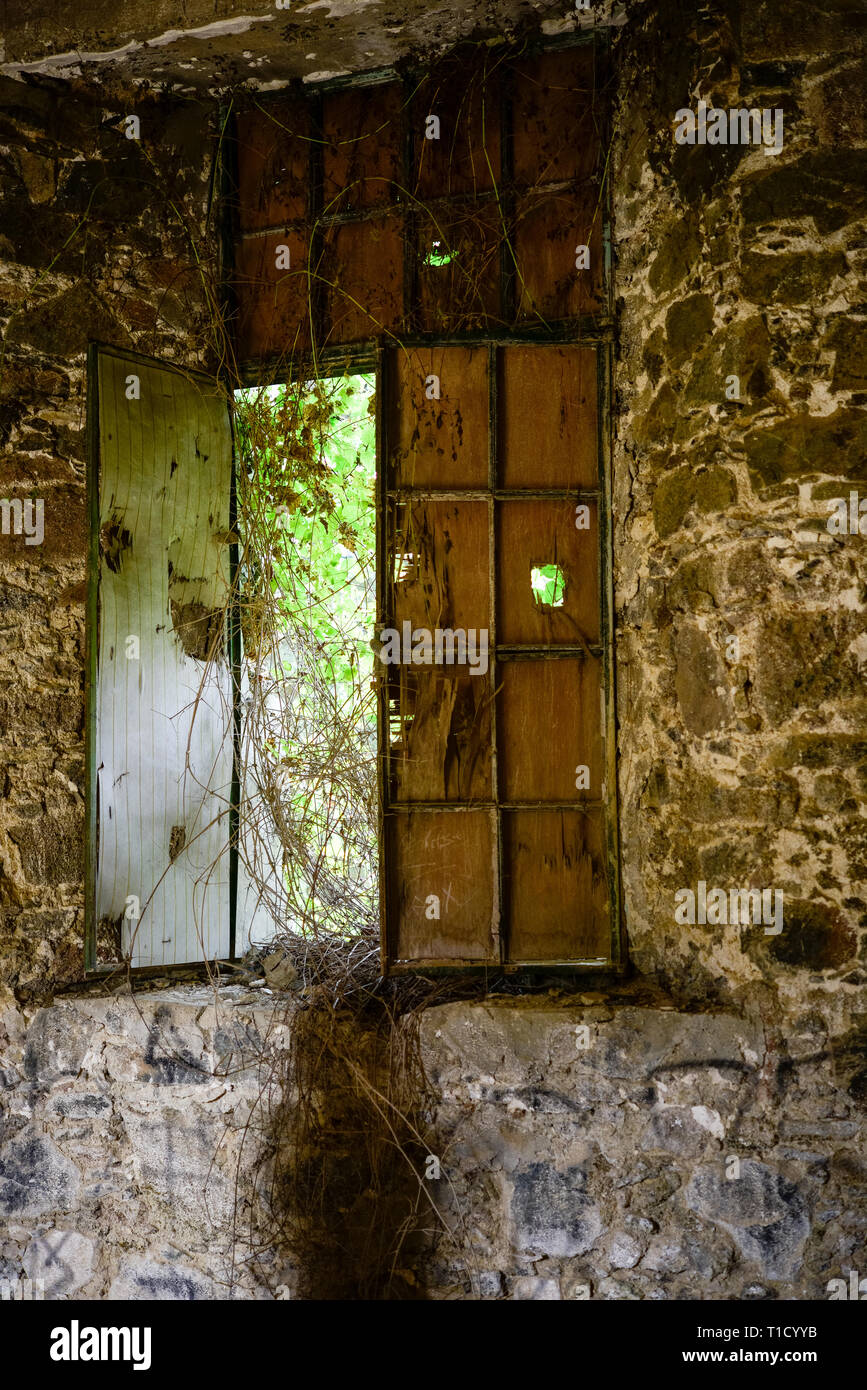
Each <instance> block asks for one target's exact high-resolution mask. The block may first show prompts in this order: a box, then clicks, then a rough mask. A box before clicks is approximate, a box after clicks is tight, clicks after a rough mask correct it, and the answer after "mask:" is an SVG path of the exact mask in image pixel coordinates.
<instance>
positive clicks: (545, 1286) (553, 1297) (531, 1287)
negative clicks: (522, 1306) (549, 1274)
mask: <svg viewBox="0 0 867 1390" xmlns="http://www.w3.org/2000/svg"><path fill="white" fill-rule="evenodd" d="M512 1298H513V1299H519V1300H525V1299H532V1300H540V1299H541V1300H544V1301H546V1302H549V1303H550V1302H555V1301H556V1302H559V1301H560V1285H559V1283H558V1282H557V1280H556V1279H540V1278H537V1277H536V1276H535V1275H532V1274H522V1275H520V1276H519V1278H517V1279H515V1280H514V1281H513V1283H512Z"/></svg>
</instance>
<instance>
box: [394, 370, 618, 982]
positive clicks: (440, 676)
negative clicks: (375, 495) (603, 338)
mask: <svg viewBox="0 0 867 1390" xmlns="http://www.w3.org/2000/svg"><path fill="white" fill-rule="evenodd" d="M385 371H386V400H385V449H386V457H387V473H386V488H385V498H384V510H385V515H386V526H385V539H386V563H385V566H384V568H383V574H384V578H385V587H384V593H383V595H382V613H383V627H384V628H385V629H386V630H388V631H394V632H398V633H400V632H401V631H402V629H403V625H404V623H408V624H409V625H410V628H411V631H413V632H416V631H422V630H424V629H427V630H429V631H433V630H435V629H436V628H438V627H439V628H449V629H471V628H472V629H475V630H479V629H485V630H486V631H487V632H488V634H489V638H488V640H489V649H490V650H489V661H488V669H487V671H486V672H485V673H484V674H482V672H481V668H480V667H479V669H478V670H477V671H476V672H475V673H474V672H473V671H472V669H471V666H470V664H469V662H467V663H464V664H463V665H461V666H458V665H448V664H446V663H445V662H441V663H439V664H437V663H436V662H432V663H429V664H418V665H415V664H411V662H408V661H406V660H403V661H401V662H399V663H393V664H390V665H388V666H386V667H385V668H384V669H383V671H382V674H381V679H382V717H381V725H382V730H383V743H382V753H383V764H384V767H383V779H382V781H383V801H384V824H385V875H384V889H385V938H386V939H385V954H386V962H387V964H388V965H389V967H391V968H397V969H400V968H407V967H412V968H417V967H418V966H420V965H424V966H429V965H454V966H457V965H469V964H475V965H478V964H483V963H487V964H491V965H493V964H508V965H513V966H514V965H521V964H525V965H537V964H540V963H546V964H551V963H563V964H569V965H576V964H592V965H594V966H600V965H604V964H606V963H609V962H610V961H611V959H612V929H613V908H612V893H611V884H612V877H611V873H610V867H609V852H608V850H609V843H608V842H609V830H610V827H609V815H608V806H609V792H610V778H609V759H608V756H607V747H606V742H607V740H606V735H607V718H606V703H605V693H604V692H605V686H606V680H605V652H604V649H603V645H602V585H603V577H602V576H603V565H602V555H601V542H600V534H601V533H600V502H601V499H602V488H601V459H600V447H599V429H598V419H597V389H598V371H597V351H596V349H594V348H587V347H576V346H571V345H557V346H553V345H534V346H518V345H515V346H503V347H495V346H493V345H490V346H474V347H466V348H461V347H454V346H452V347H443V348H418V349H413V350H410V351H408V352H406V351H402V350H395V351H394V352H392V353H389V354H388V355H387V358H386V364H385ZM432 376H436V378H437V379H438V382H439V389H440V393H441V394H440V399H438V400H437V399H433V400H428V399H427V398H426V395H425V382H426V381H430V379H431V377H432ZM579 509H580V510H579ZM547 566H553V567H555V568H556V571H557V573H558V574H559V576H560V583H561V587H562V592H556V591H555V593H552V595H551V596H552V597H555V596H556V602H555V603H544V602H540V600H539V597H538V594H536V593H534V590H533V588H532V583H531V577H532V574H533V571H534V570H537V571H540V570H542V569H543V568H545V567H547ZM579 768H580V769H586V773H585V772H582V773H581V774H580V775H576V774H578V770H579ZM585 780H586V781H587V785H586V787H585V786H584V785H581V786H579V785H577V784H578V783H579V782H581V783H582V784H583V782H584V781H585Z"/></svg>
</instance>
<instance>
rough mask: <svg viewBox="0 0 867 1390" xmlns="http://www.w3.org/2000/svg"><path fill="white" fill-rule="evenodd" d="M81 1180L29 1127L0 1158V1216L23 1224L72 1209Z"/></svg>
mask: <svg viewBox="0 0 867 1390" xmlns="http://www.w3.org/2000/svg"><path fill="white" fill-rule="evenodd" d="M80 1182H81V1176H80V1174H79V1172H78V1169H77V1168H76V1167H75V1164H74V1163H70V1161H69V1159H68V1158H66V1157H65V1155H64V1154H62V1153H61V1152H60V1150H59V1149H58V1148H57V1146H56V1145H55V1144H53V1143H52V1142H51V1140H50V1139H49V1138H47V1137H46V1136H45V1135H44V1134H42V1133H40V1131H39V1130H38V1129H36V1128H35V1127H34V1126H32V1125H29V1126H27V1128H25V1129H23V1130H22V1131H21V1132H20V1133H19V1134H17V1135H16V1136H15V1138H14V1139H13V1140H12V1141H11V1142H10V1143H8V1144H6V1145H5V1146H4V1150H3V1153H2V1154H0V1212H3V1213H5V1214H6V1215H7V1216H15V1217H18V1218H19V1219H20V1220H27V1219H28V1218H30V1217H33V1216H41V1215H42V1214H43V1213H44V1212H48V1211H69V1210H71V1209H72V1208H73V1207H74V1206H75V1202H76V1198H77V1196H78V1189H79V1186H80Z"/></svg>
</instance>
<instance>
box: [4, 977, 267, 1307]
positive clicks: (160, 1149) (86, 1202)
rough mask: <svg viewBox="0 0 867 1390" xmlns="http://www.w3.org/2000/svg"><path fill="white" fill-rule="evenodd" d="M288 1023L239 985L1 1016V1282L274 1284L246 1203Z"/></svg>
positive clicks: (145, 1288)
mask: <svg viewBox="0 0 867 1390" xmlns="http://www.w3.org/2000/svg"><path fill="white" fill-rule="evenodd" d="M284 1032H285V1029H284V1026H283V1025H282V1024H281V1023H279V1022H277V1021H275V1019H274V1010H273V1007H269V1004H268V1001H267V1000H265V999H263V996H262V994H261V992H258V993H257V992H256V991H254V990H246V989H244V988H243V987H240V986H236V987H226V988H224V989H223V990H221V991H220V992H219V995H215V994H214V992H213V991H211V990H210V989H208V988H206V987H204V986H202V987H199V988H195V987H187V988H184V989H177V990H174V989H168V990H164V991H160V992H152V993H149V994H147V995H133V996H131V995H129V994H126V995H119V996H117V997H109V998H89V999H75V1000H69V1001H67V1002H59V1001H58V1002H57V1003H54V1004H52V1005H50V1006H49V1007H47V1008H41V1009H37V1010H36V1011H35V1012H31V1011H29V1010H28V1011H27V1017H26V1018H24V1017H22V1014H21V1013H20V1012H19V1010H17V1009H16V1008H13V1007H9V1008H7V1009H6V1010H5V1011H4V1012H3V1013H2V1014H0V1053H2V1065H3V1072H2V1085H3V1087H4V1088H5V1094H6V1097H7V1104H6V1105H5V1106H4V1112H3V1116H2V1128H0V1216H2V1229H0V1280H6V1281H8V1282H9V1283H10V1284H12V1285H13V1286H14V1283H15V1281H24V1280H25V1279H30V1280H31V1281H34V1283H35V1281H37V1280H42V1284H43V1294H44V1297H45V1298H53V1299H63V1298H72V1297H77V1298H85V1299H105V1298H109V1299H116V1298H133V1299H163V1298H167V1299H203V1298H204V1299H211V1298H216V1299H228V1298H251V1297H252V1298H256V1297H272V1296H274V1295H275V1293H276V1295H277V1296H281V1295H280V1293H279V1290H280V1288H281V1278H284V1277H285V1278H290V1277H291V1276H289V1275H288V1274H287V1275H285V1276H283V1275H281V1274H280V1272H279V1271H276V1270H275V1269H274V1267H273V1256H272V1255H271V1254H270V1253H269V1252H268V1251H264V1252H260V1251H259V1250H258V1245H257V1241H256V1237H255V1230H256V1227H255V1224H254V1223H252V1224H251V1220H250V1216H251V1197H252V1173H253V1160H254V1158H255V1156H256V1154H257V1153H258V1152H259V1151H260V1144H261V1142H262V1131H263V1127H264V1125H265V1124H266V1123H267V1115H268V1103H269V1096H270V1083H269V1072H268V1070H267V1059H268V1057H269V1056H271V1055H273V1053H274V1051H278V1052H279V1049H280V1046H281V1041H282V1037H283V1035H284ZM265 1281H268V1282H265ZM19 1286H20V1285H19Z"/></svg>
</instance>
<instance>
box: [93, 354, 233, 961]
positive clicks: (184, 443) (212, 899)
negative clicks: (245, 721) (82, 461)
mask: <svg viewBox="0 0 867 1390" xmlns="http://www.w3.org/2000/svg"><path fill="white" fill-rule="evenodd" d="M96 370H97V379H98V400H99V419H98V457H99V482H98V505H99V562H98V604H99V623H98V632H99V637H98V646H97V657H96V662H97V664H96V672H95V696H94V697H95V729H94V737H93V752H94V770H95V779H94V782H93V783H92V786H94V787H95V794H96V796H97V815H98V831H97V841H98V853H97V863H96V883H95V911H96V922H97V925H98V933H97V940H98V942H100V941H103V942H104V941H106V940H107V939H111V938H112V937H114V939H115V941H116V942H117V944H118V945H119V947H120V949H121V950H122V952H123V954H124V956H127V955H128V956H129V957H130V959H131V964H132V965H133V966H134V967H140V966H154V965H167V964H181V963H187V962H193V961H198V960H202V959H213V958H214V957H218V956H226V955H228V954H229V949H230V940H229V930H230V913H229V853H228V845H229V802H230V793H231V784H232V737H231V734H232V700H231V673H230V666H229V663H228V659H227V643H226V613H227V602H228V594H229V587H230V573H229V565H230V561H229V544H228V541H229V501H230V489H231V470H232V446H231V433H230V427H229V415H228V407H227V401H226V398H225V395H224V394H223V393H222V391H220V390H219V389H218V388H217V387H216V386H215V383H214V382H213V381H209V380H208V379H207V378H203V377H198V376H197V377H193V376H191V375H190V374H181V373H180V372H179V371H177V370H175V369H173V368H170V367H166V366H162V365H160V364H158V363H156V362H151V361H148V360H146V359H143V358H139V357H128V356H125V355H122V354H119V353H116V352H114V351H112V350H109V349H100V350H99V351H98V354H97V357H96ZM92 698H93V697H92Z"/></svg>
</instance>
